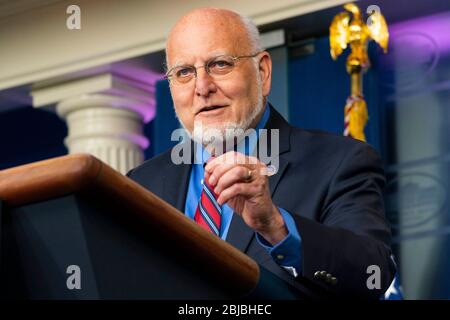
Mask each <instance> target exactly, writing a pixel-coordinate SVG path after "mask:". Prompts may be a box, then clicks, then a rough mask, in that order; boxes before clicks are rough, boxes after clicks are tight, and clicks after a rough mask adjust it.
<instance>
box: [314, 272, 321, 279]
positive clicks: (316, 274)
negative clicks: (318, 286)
mask: <svg viewBox="0 0 450 320" xmlns="http://www.w3.org/2000/svg"><path fill="white" fill-rule="evenodd" d="M314 279H320V271H316V272H314Z"/></svg>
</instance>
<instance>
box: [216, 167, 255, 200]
mask: <svg viewBox="0 0 450 320" xmlns="http://www.w3.org/2000/svg"><path fill="white" fill-rule="evenodd" d="M251 179H252V171H251V170H250V169H249V168H247V167H243V166H235V167H233V168H231V169H230V170H228V171H227V172H225V173H224V174H223V175H222V176H220V178H219V179H218V181H217V184H216V187H215V188H214V192H215V193H217V194H219V193H220V192H221V191H222V190H225V189H226V188H228V187H230V186H231V185H233V184H234V183H236V182H247V183H248V182H250V181H251Z"/></svg>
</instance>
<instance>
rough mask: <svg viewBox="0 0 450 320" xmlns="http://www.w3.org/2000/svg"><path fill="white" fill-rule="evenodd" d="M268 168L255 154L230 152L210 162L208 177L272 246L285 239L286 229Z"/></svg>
mask: <svg viewBox="0 0 450 320" xmlns="http://www.w3.org/2000/svg"><path fill="white" fill-rule="evenodd" d="M267 172H268V171H267V167H266V165H265V164H264V163H262V162H260V161H259V160H258V159H257V158H255V157H247V156H245V155H243V154H242V153H238V152H234V151H230V152H227V153H225V154H223V155H221V156H219V157H217V158H214V159H213V160H211V161H209V162H208V164H207V165H206V167H205V179H207V181H208V182H209V183H210V184H211V186H213V188H214V192H215V193H216V194H218V195H219V197H218V199H217V201H218V203H219V205H222V204H224V203H227V204H228V205H229V206H230V207H231V208H232V209H233V210H234V211H235V212H236V213H238V214H239V215H240V216H241V217H242V219H243V220H244V222H245V223H246V224H247V225H248V226H249V227H250V228H252V229H253V230H255V231H257V232H258V233H259V234H260V235H261V236H263V237H264V239H266V240H267V241H268V242H270V243H271V244H272V245H275V244H277V243H278V242H280V241H281V240H283V239H284V238H285V237H286V236H287V234H288V231H287V228H286V225H285V223H284V220H283V217H282V216H281V213H280V211H279V210H278V208H277V207H276V206H275V205H274V204H273V202H272V197H271V195H270V190H269V179H268V175H267Z"/></svg>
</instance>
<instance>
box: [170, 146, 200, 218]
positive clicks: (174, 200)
mask: <svg viewBox="0 0 450 320" xmlns="http://www.w3.org/2000/svg"><path fill="white" fill-rule="evenodd" d="M185 146H186V145H185ZM186 148H187V146H186ZM191 148H192V144H191ZM182 150H185V149H182ZM191 153H192V152H191ZM191 161H193V159H191ZM168 163H169V164H168V165H169V168H168V169H167V170H165V171H166V172H167V175H166V177H165V179H164V181H163V186H164V187H163V199H165V200H166V201H167V202H168V203H170V204H171V205H172V206H174V207H175V208H177V209H178V210H180V211H181V212H184V207H185V203H186V197H187V192H188V187H189V177H190V173H191V169H192V165H191V164H184V163H182V164H174V163H172V161H169V162H168Z"/></svg>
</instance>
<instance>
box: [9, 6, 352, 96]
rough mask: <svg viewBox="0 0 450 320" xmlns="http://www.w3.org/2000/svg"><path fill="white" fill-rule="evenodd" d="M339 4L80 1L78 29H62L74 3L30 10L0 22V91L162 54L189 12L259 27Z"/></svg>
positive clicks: (64, 27)
mask: <svg viewBox="0 0 450 320" xmlns="http://www.w3.org/2000/svg"><path fill="white" fill-rule="evenodd" d="M344 2H345V1H341V0H265V1H260V0H227V1H218V0H190V1H188V0H166V1H160V0H158V1H152V0H128V1H123V0H122V1H120V0H79V1H76V2H75V3H77V4H78V5H79V6H80V8H81V30H68V29H67V27H66V19H67V17H68V16H69V15H68V14H66V8H67V7H68V5H70V4H73V3H74V1H58V2H56V3H52V4H50V5H48V4H47V5H45V6H43V7H38V8H35V7H34V8H32V9H30V10H28V11H24V12H21V13H18V14H16V15H13V16H8V17H3V18H1V17H0V48H1V50H0V70H1V72H0V90H2V89H6V88H11V87H15V86H19V85H24V84H31V83H35V82H37V81H42V80H46V79H50V78H53V77H56V76H62V75H65V74H69V73H73V72H76V71H80V70H85V69H88V68H92V67H95V66H100V65H105V64H108V63H112V62H117V61H121V60H124V59H128V58H132V57H136V56H140V55H144V54H147V53H150V52H154V51H158V50H161V49H162V48H164V43H165V38H166V35H167V33H168V31H169V29H170V26H171V25H173V23H174V22H175V21H176V20H177V19H178V18H179V17H180V16H181V15H182V14H183V13H185V12H186V11H188V10H189V9H191V8H194V7H201V6H217V7H225V8H230V9H234V10H237V11H239V12H241V13H243V14H245V15H248V16H250V17H251V18H252V19H253V20H254V21H255V22H256V23H257V24H259V25H261V24H266V23H269V22H273V21H278V20H282V19H285V18H288V17H293V16H297V15H300V14H302V13H307V12H312V11H316V10H319V9H322V8H326V7H331V6H335V5H338V4H341V3H344ZM43 3H44V4H46V1H44V2H43Z"/></svg>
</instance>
